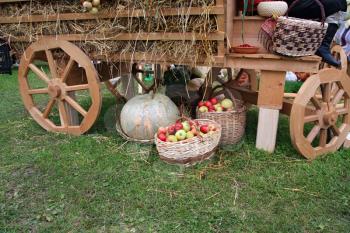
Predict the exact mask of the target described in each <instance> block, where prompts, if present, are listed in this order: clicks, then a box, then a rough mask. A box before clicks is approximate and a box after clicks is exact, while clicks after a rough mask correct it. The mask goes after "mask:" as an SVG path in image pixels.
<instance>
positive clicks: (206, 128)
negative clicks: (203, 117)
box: [200, 125, 209, 134]
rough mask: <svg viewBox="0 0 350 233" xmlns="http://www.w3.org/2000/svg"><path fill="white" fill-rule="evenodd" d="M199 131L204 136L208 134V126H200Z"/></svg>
mask: <svg viewBox="0 0 350 233" xmlns="http://www.w3.org/2000/svg"><path fill="white" fill-rule="evenodd" d="M200 130H201V132H202V133H204V134H206V133H208V132H209V127H208V125H202V126H201V128H200Z"/></svg>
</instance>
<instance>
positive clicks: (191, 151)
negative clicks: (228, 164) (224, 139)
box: [155, 119, 222, 166]
mask: <svg viewBox="0 0 350 233" xmlns="http://www.w3.org/2000/svg"><path fill="white" fill-rule="evenodd" d="M194 121H195V122H198V123H199V124H212V125H214V126H215V127H216V129H217V130H216V131H212V132H211V133H208V134H206V135H204V136H203V137H198V136H197V137H194V138H191V139H187V140H184V141H180V142H163V141H161V140H159V139H158V137H157V135H155V143H156V146H157V150H158V153H159V156H160V158H161V159H162V160H164V161H165V162H167V163H170V164H182V165H187V166H189V165H194V164H197V163H200V162H202V161H204V160H207V159H210V158H211V157H212V156H213V155H214V154H215V151H216V149H217V147H218V145H219V142H220V138H221V131H222V130H221V126H220V125H219V124H218V123H216V122H215V121H211V120H207V119H197V120H194Z"/></svg>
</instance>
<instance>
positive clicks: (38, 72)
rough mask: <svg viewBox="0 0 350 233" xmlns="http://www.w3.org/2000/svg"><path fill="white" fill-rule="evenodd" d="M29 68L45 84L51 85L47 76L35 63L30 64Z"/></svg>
mask: <svg viewBox="0 0 350 233" xmlns="http://www.w3.org/2000/svg"><path fill="white" fill-rule="evenodd" d="M29 68H30V69H31V70H32V71H33V72H34V73H35V74H36V75H37V76H38V77H39V78H40V79H41V80H43V81H44V82H46V83H49V82H50V79H49V77H47V75H46V74H45V73H44V72H43V71H41V70H40V69H39V68H38V67H37V66H36V65H34V64H33V63H31V64H29Z"/></svg>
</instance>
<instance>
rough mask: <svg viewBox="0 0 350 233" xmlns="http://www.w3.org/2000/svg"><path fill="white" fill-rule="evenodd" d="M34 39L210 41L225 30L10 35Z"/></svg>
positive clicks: (18, 39)
mask: <svg viewBox="0 0 350 233" xmlns="http://www.w3.org/2000/svg"><path fill="white" fill-rule="evenodd" d="M33 39H34V40H39V39H45V40H50V39H53V40H55V39H56V40H67V41H89V40H93V41H94V40H98V41H125V40H136V41H138V40H139V41H154V40H160V41H183V40H187V41H194V40H210V41H223V40H224V39H225V32H212V33H209V34H207V35H203V34H200V33H192V32H187V33H181V32H167V33H156V32H152V33H119V34H111V35H103V34H65V35H54V36H38V37H36V38H29V37H27V36H18V37H10V40H11V42H31V41H33Z"/></svg>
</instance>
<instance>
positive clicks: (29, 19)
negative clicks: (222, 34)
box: [0, 6, 225, 24]
mask: <svg viewBox="0 0 350 233" xmlns="http://www.w3.org/2000/svg"><path fill="white" fill-rule="evenodd" d="M204 12H205V13H207V14H209V15H224V14H225V9H224V7H223V6H219V7H217V6H213V7H208V8H201V7H192V8H187V7H183V8H162V9H155V10H151V11H149V12H147V15H145V12H144V10H141V9H140V10H135V9H131V10H119V11H117V10H116V11H109V10H103V11H100V12H99V13H98V14H90V13H64V14H54V15H29V16H18V17H1V18H0V24H11V23H35V22H56V21H57V20H59V21H70V20H74V21H80V20H93V19H115V18H130V17H134V18H137V17H145V16H148V17H153V16H156V15H161V16H162V17H163V16H182V15H194V16H195V15H202V14H203V13H204Z"/></svg>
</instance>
